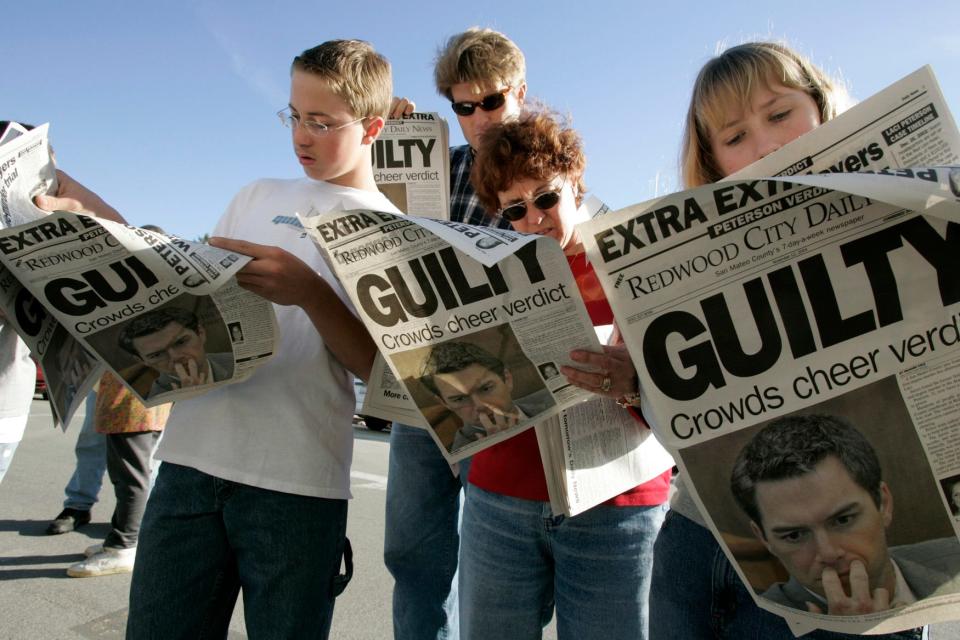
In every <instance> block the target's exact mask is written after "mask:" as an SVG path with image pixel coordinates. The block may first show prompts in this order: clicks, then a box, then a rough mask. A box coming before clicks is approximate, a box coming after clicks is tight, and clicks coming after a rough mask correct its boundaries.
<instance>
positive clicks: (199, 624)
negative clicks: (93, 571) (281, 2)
mask: <svg viewBox="0 0 960 640" xmlns="http://www.w3.org/2000/svg"><path fill="white" fill-rule="evenodd" d="M392 94H393V89H392V81H391V73H390V65H389V63H388V62H387V60H386V59H385V58H383V56H381V55H379V54H378V53H376V52H375V51H374V50H373V48H372V47H371V46H370V45H369V44H368V43H366V42H362V41H359V40H334V41H330V42H326V43H324V44H321V45H319V46H317V47H314V48H312V49H308V50H307V51H304V52H303V53H302V54H300V55H299V56H297V57H296V58H295V59H294V62H293V65H292V69H291V82H290V104H289V105H288V106H289V112H288V115H289V117H287V116H284V117H283V121H284V124H286V125H289V126H290V127H291V135H292V142H293V148H294V152H295V154H296V156H297V159H298V161H299V162H300V164H301V166H302V167H303V171H304V173H305V174H306V177H303V178H299V179H294V180H271V179H264V180H257V181H256V182H254V183H252V184H250V185H248V186H247V187H245V188H244V189H242V190H241V191H240V192H239V193H238V194H237V196H236V197H235V198H234V200H233V201H232V202H231V204H230V206H229V207H228V209H227V212H226V213H225V214H224V216H223V217H222V218H221V219H220V222H219V223H218V224H217V226H216V228H215V229H214V234H215V235H216V236H226V237H229V238H231V239H230V240H227V239H226V237H219V238H214V239H213V240H211V244H213V245H216V246H219V247H223V248H227V249H230V250H233V251H237V252H239V253H244V254H247V255H250V256H252V257H253V258H254V259H253V260H252V261H251V262H250V263H249V264H247V265H246V266H245V267H244V268H243V269H242V270H241V271H240V273H239V274H238V276H237V280H238V282H239V283H240V285H241V286H244V287H246V288H247V289H249V290H251V291H253V292H254V293H257V294H259V295H262V296H264V297H265V298H267V299H269V300H271V301H273V302H274V303H276V305H277V306H275V311H276V314H277V322H278V326H279V329H280V332H279V333H280V344H279V346H278V348H277V350H276V353H275V354H274V357H273V358H272V359H271V360H270V362H268V363H266V364H264V365H263V366H262V367H260V368H259V369H257V371H256V372H255V373H254V374H253V375H252V376H251V377H250V378H249V379H247V380H245V381H243V382H238V383H235V384H232V385H228V386H226V387H223V388H221V389H216V390H213V391H210V392H208V393H206V394H204V395H202V396H199V397H196V398H190V399H188V400H182V401H179V402H177V404H176V406H175V408H174V409H173V411H172V413H171V415H170V420H169V422H168V423H167V428H166V432H165V435H164V439H163V442H162V443H161V445H160V448H159V450H158V452H157V458H159V459H161V460H163V465H162V466H161V468H160V472H159V475H158V477H157V481H156V485H155V486H154V490H153V494H152V495H151V497H150V500H149V503H148V504H147V509H146V514H145V515H144V519H143V525H142V530H141V533H140V540H139V545H138V550H137V558H136V564H135V567H134V572H133V581H132V584H131V586H130V608H129V615H128V621H127V637H128V638H136V639H137V640H141V639H144V640H149V639H152V638H158V639H160V638H199V637H204V638H206V637H215V638H216V637H219V638H224V637H226V636H227V629H228V624H229V622H230V618H231V615H232V613H233V608H234V604H235V603H236V599H237V595H238V593H239V591H240V590H241V589H242V590H243V603H244V618H245V621H246V626H247V635H248V636H250V637H251V638H326V637H327V636H328V635H329V631H330V622H331V618H332V615H333V606H334V598H335V597H336V596H337V595H338V594H339V593H340V592H341V591H342V590H343V588H344V587H345V586H346V582H347V581H348V580H349V574H350V572H351V561H350V546H349V542H348V541H347V540H346V536H345V532H346V519H347V499H348V498H349V497H350V461H351V457H352V451H353V429H352V427H351V420H352V416H353V406H354V402H353V386H352V380H351V375H350V372H353V373H354V374H356V375H359V376H360V377H362V378H366V377H367V376H368V375H369V371H370V365H371V364H372V362H373V357H374V354H375V353H376V347H375V345H374V343H373V340H372V339H371V338H370V335H369V334H368V333H367V332H366V330H365V329H364V327H363V324H362V323H361V322H360V321H359V320H358V319H357V318H356V317H355V316H354V315H353V313H352V312H351V311H350V309H349V308H348V306H347V304H346V303H345V302H344V301H345V300H346V299H347V298H346V295H345V294H344V292H343V290H342V289H341V288H340V287H339V285H338V284H337V282H336V280H335V279H334V277H333V275H332V274H331V273H330V271H329V269H328V268H327V266H326V265H325V263H324V261H323V259H322V257H321V256H320V253H319V252H318V251H317V249H316V248H315V247H314V245H313V243H312V242H311V241H310V239H309V237H307V236H306V234H304V233H303V229H302V228H301V227H300V225H298V224H292V223H290V222H289V221H290V220H291V219H292V217H293V213H294V212H297V211H299V212H303V213H305V214H308V215H309V214H310V213H313V212H324V211H328V210H331V209H334V208H336V207H338V206H339V205H341V204H342V205H343V206H344V207H345V208H347V209H355V208H360V209H377V210H383V211H390V212H397V210H396V208H395V207H393V205H391V204H390V202H389V201H388V200H387V199H386V198H385V197H383V196H382V195H381V194H380V193H379V192H378V191H377V186H376V183H375V182H374V179H373V169H372V166H371V155H370V154H371V149H372V145H373V142H374V141H375V140H376V138H377V136H378V135H379V134H380V131H381V129H382V127H383V121H384V116H385V115H386V113H387V111H388V109H389V107H390V97H391V95H392ZM344 125H347V126H344ZM61 184H62V185H63V184H64V181H61ZM66 186H68V187H71V188H72V187H74V186H75V184H71V183H66ZM82 195H89V194H82ZM84 199H89V198H82V199H81V201H80V203H77V207H81V206H82V204H83V200H84ZM63 204H64V203H54V205H53V208H58V209H59V208H62V206H63ZM66 204H68V205H69V204H70V203H66ZM57 205H60V206H57ZM94 205H95V203H94ZM47 208H49V207H47ZM67 208H68V209H70V210H73V209H75V208H74V207H69V206H68V207H67ZM86 208H90V207H89V206H88V207H86ZM94 208H96V207H95V206H94ZM256 243H264V244H256ZM267 245H271V246H267ZM342 562H345V564H346V567H347V568H346V575H340V566H341V563H342Z"/></svg>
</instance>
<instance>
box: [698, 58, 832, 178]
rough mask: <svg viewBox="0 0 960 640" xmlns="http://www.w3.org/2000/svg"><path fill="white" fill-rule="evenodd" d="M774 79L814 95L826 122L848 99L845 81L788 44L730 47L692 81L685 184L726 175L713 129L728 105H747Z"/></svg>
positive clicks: (711, 61) (719, 121)
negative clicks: (713, 143) (713, 145)
mask: <svg viewBox="0 0 960 640" xmlns="http://www.w3.org/2000/svg"><path fill="white" fill-rule="evenodd" d="M771 82H776V83H779V84H782V85H783V86H785V87H788V88H791V89H800V90H801V91H804V92H806V93H807V94H809V95H810V97H811V98H813V100H814V102H816V103H817V107H818V108H819V109H820V122H821V123H823V122H826V121H827V120H830V119H832V118H833V117H834V116H836V115H837V113H839V111H840V110H841V109H842V108H843V107H844V106H845V102H846V99H847V93H846V89H845V88H844V87H843V85H842V84H841V83H839V82H837V81H835V80H833V79H831V78H830V77H829V76H828V75H827V74H826V73H824V72H823V70H821V69H820V68H818V67H817V66H815V65H814V64H812V63H811V62H810V61H809V60H807V59H806V58H805V57H804V56H802V55H800V54H799V53H797V52H796V51H794V50H793V49H791V48H790V47H788V46H786V45H785V44H781V43H779V42H747V43H744V44H740V45H737V46H735V47H730V48H729V49H727V50H726V51H724V52H723V53H721V54H720V55H718V56H716V57H715V58H712V59H711V60H710V61H708V62H707V63H706V64H705V65H703V68H702V69H700V73H699V74H698V75H697V79H696V81H695V82H694V83H693V94H692V95H691V97H690V107H689V109H688V110H687V119H686V123H685V125H684V131H683V148H682V150H681V155H680V173H681V176H682V178H683V183H684V186H685V187H687V188H691V187H698V186H700V185H704V184H709V183H711V182H716V181H717V180H720V179H721V178H724V177H726V176H724V175H723V174H722V173H721V172H720V170H719V169H718V168H717V166H716V162H715V160H714V158H713V151H712V149H711V147H710V133H711V132H712V131H716V130H717V129H718V128H719V127H720V126H722V122H721V121H722V119H723V116H724V108H725V107H726V106H727V105H730V104H740V105H744V106H746V105H747V104H748V103H749V100H750V96H751V95H752V93H753V90H754V88H756V87H757V86H764V85H769V84H770V83H771Z"/></svg>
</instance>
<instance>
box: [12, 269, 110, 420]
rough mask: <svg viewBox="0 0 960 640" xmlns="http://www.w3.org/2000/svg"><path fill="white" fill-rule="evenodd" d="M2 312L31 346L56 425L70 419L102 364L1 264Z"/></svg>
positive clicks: (93, 381) (101, 369)
mask: <svg viewBox="0 0 960 640" xmlns="http://www.w3.org/2000/svg"><path fill="white" fill-rule="evenodd" d="M0 312H2V314H0V315H2V316H3V318H0V319H2V320H3V321H4V322H8V323H10V326H12V327H13V329H14V331H16V332H17V335H19V336H20V338H21V339H22V340H23V341H24V342H25V343H26V344H27V347H29V349H30V351H31V353H32V354H33V356H34V358H36V360H37V362H38V363H39V365H40V368H41V369H42V370H43V375H44V379H45V380H46V382H47V396H48V398H49V399H50V406H51V408H52V409H53V418H54V424H55V425H60V427H61V428H63V429H66V428H67V425H68V424H69V423H70V418H71V417H72V416H73V414H74V412H76V410H77V409H78V408H79V407H80V405H81V404H82V403H83V401H84V399H85V398H86V395H87V394H88V393H89V392H90V390H91V389H92V388H93V385H94V384H95V383H96V381H97V380H99V379H100V375H101V374H102V372H103V370H104V369H103V367H102V365H101V364H100V363H99V362H98V361H97V359H96V357H95V356H94V355H93V354H91V353H90V352H89V351H87V350H86V349H85V348H84V347H83V345H82V344H80V342H78V341H77V340H76V339H75V338H74V337H73V336H71V335H70V333H69V332H67V330H66V329H64V328H63V327H62V326H61V325H60V323H59V322H57V321H56V320H55V319H54V318H53V316H51V315H50V314H49V313H47V310H46V309H45V308H44V307H43V305H41V304H40V303H39V302H37V300H36V298H34V297H33V296H32V295H31V294H30V292H29V291H27V290H26V289H24V288H23V287H22V286H21V285H20V283H19V282H18V281H17V279H16V278H14V277H13V276H12V275H11V273H10V272H9V271H7V269H6V268H5V267H4V266H3V265H0Z"/></svg>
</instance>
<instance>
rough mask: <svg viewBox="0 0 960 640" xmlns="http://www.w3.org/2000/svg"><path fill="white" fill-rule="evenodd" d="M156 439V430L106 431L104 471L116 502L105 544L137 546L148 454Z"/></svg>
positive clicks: (147, 483)
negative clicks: (107, 432) (132, 431)
mask: <svg viewBox="0 0 960 640" xmlns="http://www.w3.org/2000/svg"><path fill="white" fill-rule="evenodd" d="M159 439H160V432H159V431H140V432H135V433H111V434H108V435H107V472H108V473H109V474H110V482H112V483H113V491H114V493H115V494H116V496H117V506H116V508H114V510H113V517H112V518H111V519H110V525H111V526H112V527H113V529H112V530H111V531H110V533H108V534H107V538H106V539H105V540H104V541H103V546H104V547H113V548H119V549H131V548H133V547H135V546H137V536H138V534H139V533H140V520H142V519H143V510H144V508H145V507H146V506H147V497H148V496H149V495H150V456H151V455H152V454H153V450H154V449H155V448H156V446H157V441H158V440H159Z"/></svg>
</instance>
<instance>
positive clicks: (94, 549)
mask: <svg viewBox="0 0 960 640" xmlns="http://www.w3.org/2000/svg"><path fill="white" fill-rule="evenodd" d="M102 551H103V543H102V542H98V543H97V544H92V545H90V546H89V547H87V548H86V549H84V550H83V557H84V558H89V557H90V556H92V555H94V554H97V553H101V552H102Z"/></svg>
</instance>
